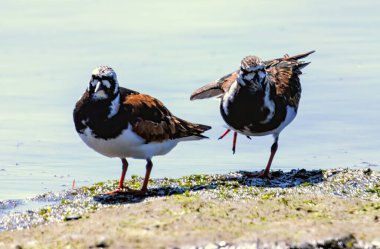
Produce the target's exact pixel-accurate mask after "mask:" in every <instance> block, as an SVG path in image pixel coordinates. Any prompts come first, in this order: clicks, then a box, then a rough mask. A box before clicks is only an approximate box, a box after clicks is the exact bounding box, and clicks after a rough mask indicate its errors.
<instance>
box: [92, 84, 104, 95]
mask: <svg viewBox="0 0 380 249" xmlns="http://www.w3.org/2000/svg"><path fill="white" fill-rule="evenodd" d="M104 90H105V89H104V86H103V84H102V81H98V83H97V84H96V87H95V90H94V93H97V92H100V91H104Z"/></svg>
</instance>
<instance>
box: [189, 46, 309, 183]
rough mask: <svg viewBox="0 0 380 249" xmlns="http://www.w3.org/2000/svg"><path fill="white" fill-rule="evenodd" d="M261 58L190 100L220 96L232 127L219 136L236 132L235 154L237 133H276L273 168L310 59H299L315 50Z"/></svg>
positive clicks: (264, 174) (247, 61) (243, 64)
mask: <svg viewBox="0 0 380 249" xmlns="http://www.w3.org/2000/svg"><path fill="white" fill-rule="evenodd" d="M314 52H315V51H310V52H307V53H304V54H299V55H295V56H291V57H290V56H288V55H285V56H284V57H282V58H278V59H273V60H268V61H262V60H261V59H260V58H259V57H257V56H247V57H245V58H244V59H243V60H242V61H241V64H240V68H239V69H238V70H236V71H234V72H232V73H230V74H228V75H226V76H224V77H222V78H220V79H218V80H216V81H214V82H212V83H210V84H207V85H205V86H203V87H201V88H199V89H197V90H196V91H194V92H193V94H192V95H191V97H190V99H191V100H196V99H205V98H211V97H220V98H221V101H220V113H221V115H222V117H223V119H224V121H225V122H226V123H227V125H228V127H229V129H227V131H226V132H225V133H224V134H223V135H222V136H220V137H219V139H221V138H223V137H224V136H226V135H227V134H228V133H229V132H230V131H231V130H233V131H234V139H233V146H232V150H233V152H234V153H235V148H236V138H237V133H240V134H243V135H245V136H247V137H248V138H250V136H265V135H273V137H274V143H273V144H272V147H271V154H270V157H269V160H268V163H267V166H266V168H265V170H264V171H263V172H262V173H261V174H259V176H262V177H269V176H270V174H269V172H270V167H271V164H272V161H273V158H274V156H275V154H276V151H277V148H278V138H279V135H280V132H281V131H282V130H283V129H284V128H285V127H286V126H287V125H288V124H289V123H290V122H292V121H293V119H294V118H295V116H296V114H297V109H298V105H299V102H300V98H301V84H300V79H299V75H300V74H302V72H301V69H303V68H304V67H306V66H307V65H308V64H309V63H310V62H303V61H299V60H300V59H302V58H305V57H307V56H308V55H310V54H312V53H314Z"/></svg>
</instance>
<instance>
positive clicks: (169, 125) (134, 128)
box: [73, 66, 211, 195]
mask: <svg viewBox="0 0 380 249" xmlns="http://www.w3.org/2000/svg"><path fill="white" fill-rule="evenodd" d="M73 114H74V123H75V128H76V131H77V132H78V134H79V136H80V138H81V139H82V140H83V142H84V143H85V144H87V145H88V146H89V147H90V148H92V149H93V150H95V151H96V152H98V153H100V154H102V155H104V156H108V157H118V158H120V159H121V161H122V173H121V177H120V181H119V185H118V188H117V189H116V190H114V191H111V192H109V193H108V194H114V193H120V192H123V190H124V189H127V191H126V192H127V193H130V194H135V195H143V194H145V193H146V191H147V187H148V180H149V176H150V172H151V170H152V166H153V163H152V157H153V156H158V155H165V154H166V153H168V152H169V151H171V150H172V149H173V148H174V147H175V146H176V145H177V143H178V142H181V141H191V140H199V139H202V138H207V137H205V136H203V135H202V133H203V132H205V131H207V130H208V129H210V128H211V127H210V126H206V125H201V124H194V123H190V122H187V121H185V120H183V119H180V118H178V117H176V116H174V115H173V114H172V113H171V112H170V111H169V110H168V109H167V108H166V107H165V106H164V105H163V103H162V102H161V101H159V100H158V99H155V98H153V97H151V96H149V95H146V94H142V93H138V92H135V91H132V90H129V89H126V88H123V87H120V86H119V84H118V81H117V78H116V73H115V71H114V70H113V69H112V68H110V67H108V66H101V67H98V68H96V69H95V70H94V71H93V72H92V76H91V80H90V83H89V85H88V88H87V89H86V91H85V92H84V94H83V96H82V97H81V99H80V100H79V101H78V102H77V103H76V106H75V109H74V113H73ZM129 157H131V158H137V159H145V160H146V161H147V164H146V174H145V179H144V182H143V186H142V188H141V190H131V189H128V188H126V187H124V185H123V183H124V178H125V174H126V172H127V169H128V162H127V159H126V158H129Z"/></svg>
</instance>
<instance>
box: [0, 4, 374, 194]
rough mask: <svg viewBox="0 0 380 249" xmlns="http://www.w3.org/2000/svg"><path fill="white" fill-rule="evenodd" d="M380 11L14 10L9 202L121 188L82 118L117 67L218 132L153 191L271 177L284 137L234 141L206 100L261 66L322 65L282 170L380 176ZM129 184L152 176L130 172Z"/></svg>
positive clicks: (5, 68)
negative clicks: (251, 60)
mask: <svg viewBox="0 0 380 249" xmlns="http://www.w3.org/2000/svg"><path fill="white" fill-rule="evenodd" d="M379 8H380V2H379V1H377V0H372V1H369V0H368V1H320V0H319V1H307V2H306V1H301V0H294V1H291V2H285V1H252V0H246V1H239V2H238V3H234V2H233V1H220V0H218V1H216V0H214V1H207V2H205V1H200V0H196V1H187V2H182V1H181V2H179V1H174V0H167V1H149V2H147V1H145V3H142V1H141V2H137V1H134V2H131V3H126V1H122V0H117V1H112V4H111V3H110V1H105V0H97V1H93V0H83V1H81V2H80V3H79V4H78V1H74V0H67V1H59V0H56V1H46V0H45V1H43V0H37V1H33V2H30V1H26V0H24V1H22V0H15V1H2V2H1V3H0V37H1V39H0V53H1V62H0V72H1V74H0V89H1V91H0V107H1V115H0V151H1V154H0V200H6V199H23V198H26V197H30V196H33V195H35V194H38V193H43V192H47V191H57V190H61V189H67V188H70V187H71V184H72V181H73V180H74V179H75V180H76V183H77V185H86V184H91V183H93V182H96V181H103V180H107V179H118V177H119V174H120V170H121V165H120V162H119V160H117V159H109V158H105V157H103V156H101V155H99V154H97V153H95V152H93V151H91V150H90V149H89V148H87V147H86V146H85V145H84V144H83V143H82V142H81V141H80V139H79V137H78V136H77V134H76V132H75V130H74V126H73V122H72V109H73V106H74V104H75V102H76V101H77V99H78V98H79V97H80V95H81V94H82V93H83V91H84V90H85V88H86V86H87V83H88V81H89V77H90V72H91V71H92V69H93V68H94V67H96V66H98V65H104V64H105V65H110V66H112V67H113V68H114V69H115V70H116V72H117V74H118V78H119V82H120V83H121V85H122V86H125V87H128V88H131V89H134V90H137V91H140V92H144V93H148V94H150V95H153V96H155V97H157V98H159V99H160V100H162V101H163V102H164V103H165V104H166V106H167V107H168V108H169V109H170V110H171V111H172V112H173V113H174V114H176V115H178V116H180V117H181V118H184V119H187V120H189V121H194V122H199V123H204V124H209V125H212V126H213V130H211V131H210V132H208V133H207V135H208V136H210V138H211V139H209V140H206V141H205V140H204V141H197V142H187V143H182V144H179V145H178V146H177V147H176V148H175V149H174V150H173V151H172V152H171V153H170V154H168V155H166V156H164V157H156V158H154V168H153V172H152V177H164V176H169V177H178V176H181V175H189V174H197V173H224V172H229V171H236V170H261V169H263V167H264V166H265V164H266V161H267V159H268V156H269V149H270V146H271V144H272V138H271V137H260V138H253V140H252V141H250V140H248V139H246V138H244V137H243V136H240V137H238V144H237V153H236V154H235V155H232V152H231V145H232V136H231V135H229V136H227V137H226V138H225V139H224V140H222V141H217V139H216V138H217V137H218V136H219V135H220V134H221V133H222V132H223V131H224V128H223V121H222V120H221V117H220V115H219V111H218V108H219V107H218V101H217V100H205V101H198V102H190V101H189V96H190V94H191V93H192V91H193V90H195V89H196V88H198V87H200V86H202V85H203V84H205V83H208V82H210V81H212V80H214V79H216V78H218V77H220V76H223V75H225V74H227V73H229V72H231V71H232V70H235V69H236V68H237V67H238V65H239V62H240V60H241V59H242V58H243V57H244V56H246V55H248V54H257V55H259V56H261V57H262V58H263V59H271V58H277V57H279V56H282V55H283V54H285V53H289V54H290V55H293V54H296V53H301V52H306V51H309V50H312V49H315V50H317V52H316V53H315V54H313V55H311V56H310V57H309V58H308V59H309V60H310V61H312V64H311V65H310V66H308V67H307V68H306V69H305V70H304V72H305V73H304V75H303V76H302V86H303V95H302V99H301V105H300V109H299V113H298V116H297V118H296V119H295V121H294V122H293V123H292V124H291V125H290V126H289V127H287V128H286V129H285V130H284V132H283V133H282V134H281V136H280V144H279V151H278V154H277V155H276V158H275V161H274V164H273V169H283V170H289V169H293V168H306V169H317V168H331V167H338V166H344V167H368V166H371V167H373V169H379V168H380V167H378V166H377V165H379V164H380V159H379V157H378V153H379V148H380V135H379V132H378V126H379V123H380V115H379V107H380V104H379V103H380V101H379V100H380V97H379V91H380V84H379V82H378V81H379V80H378V75H377V73H378V72H379V69H380V66H379V65H380V64H379V59H380V58H379V57H380V35H379V29H378V27H379V26H380V16H379V15H378V9H379ZM130 165H131V166H130V169H129V172H128V176H130V175H132V174H137V175H141V176H142V175H143V174H144V171H145V167H144V165H145V162H144V161H142V160H130Z"/></svg>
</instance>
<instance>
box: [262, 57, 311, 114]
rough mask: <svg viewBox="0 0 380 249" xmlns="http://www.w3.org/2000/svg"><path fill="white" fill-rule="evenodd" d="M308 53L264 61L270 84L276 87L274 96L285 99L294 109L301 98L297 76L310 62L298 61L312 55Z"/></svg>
mask: <svg viewBox="0 0 380 249" xmlns="http://www.w3.org/2000/svg"><path fill="white" fill-rule="evenodd" d="M314 52H315V51H310V52H307V53H304V54H299V55H295V56H292V57H289V56H288V55H285V56H284V57H283V58H279V59H274V60H270V61H265V62H264V63H265V65H266V70H267V73H268V76H269V81H270V83H271V84H274V85H275V86H276V94H277V96H279V97H282V98H284V99H285V101H286V102H287V103H288V104H289V105H290V106H293V107H295V108H297V107H298V103H299V101H300V98H301V84H300V80H299V75H300V74H302V72H301V69H302V68H304V67H306V66H307V65H308V64H309V63H310V62H303V61H298V60H299V59H302V58H305V57H307V56H308V55H310V54H312V53H314Z"/></svg>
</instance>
